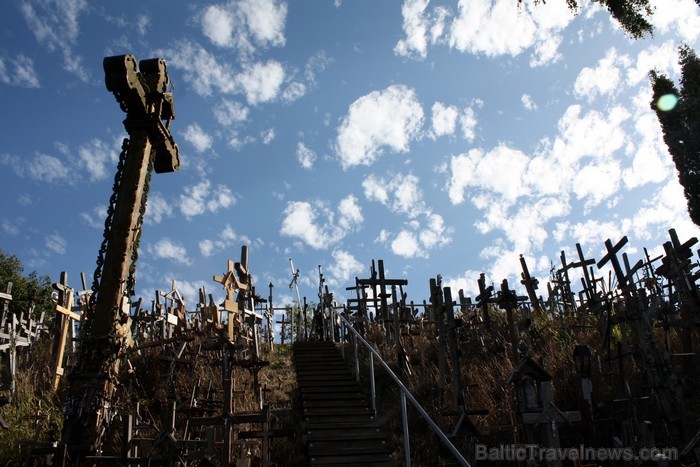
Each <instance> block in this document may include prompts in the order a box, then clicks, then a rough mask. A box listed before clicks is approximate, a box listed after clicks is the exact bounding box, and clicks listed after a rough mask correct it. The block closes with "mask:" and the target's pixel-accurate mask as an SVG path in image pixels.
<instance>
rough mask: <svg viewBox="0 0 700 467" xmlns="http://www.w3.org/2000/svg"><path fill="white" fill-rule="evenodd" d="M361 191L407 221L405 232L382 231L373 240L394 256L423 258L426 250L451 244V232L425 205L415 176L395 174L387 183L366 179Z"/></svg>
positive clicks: (373, 176) (380, 179) (385, 180)
mask: <svg viewBox="0 0 700 467" xmlns="http://www.w3.org/2000/svg"><path fill="white" fill-rule="evenodd" d="M362 188H363V190H364V195H365V197H366V198H367V199H368V200H369V201H376V202H379V203H381V204H383V205H385V206H387V208H389V210H390V211H391V212H394V213H397V214H403V215H405V216H406V218H407V222H406V223H405V228H403V229H401V230H400V231H399V233H398V234H396V235H394V234H392V233H391V232H389V231H388V230H385V229H382V231H381V232H380V233H379V237H378V238H377V239H376V240H375V242H377V243H388V244H389V246H390V248H391V251H392V252H393V253H394V254H396V255H398V256H402V257H404V258H414V257H427V256H428V252H429V250H431V249H433V248H436V247H440V246H443V245H446V244H448V243H449V242H451V241H452V239H451V237H450V234H451V229H448V228H446V227H445V223H444V220H443V218H442V216H440V215H439V214H436V213H434V212H433V211H432V210H431V209H430V208H429V207H428V205H427V204H426V203H425V200H424V199H423V191H422V190H421V189H420V187H419V179H418V177H416V176H415V175H413V174H406V175H404V174H396V175H395V176H394V177H392V178H390V179H388V180H387V179H385V178H383V177H377V176H375V175H370V176H369V177H367V178H366V179H365V180H364V181H363V182H362Z"/></svg>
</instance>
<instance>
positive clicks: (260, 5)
mask: <svg viewBox="0 0 700 467" xmlns="http://www.w3.org/2000/svg"><path fill="white" fill-rule="evenodd" d="M239 7H240V9H241V11H242V12H243V14H244V16H245V19H246V24H247V26H248V30H249V31H250V32H251V34H252V36H253V37H254V38H255V41H256V42H257V43H258V44H260V45H263V46H268V45H272V46H283V45H284V44H285V42H286V40H285V37H284V23H285V21H286V19H287V4H286V3H285V2H279V1H277V0H242V1H241V2H239Z"/></svg>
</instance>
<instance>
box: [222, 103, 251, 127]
mask: <svg viewBox="0 0 700 467" xmlns="http://www.w3.org/2000/svg"><path fill="white" fill-rule="evenodd" d="M248 113H249V109H248V107H246V106H244V105H243V104H241V103H240V102H236V101H230V100H228V99H222V100H221V102H219V103H218V104H217V105H216V107H214V117H215V118H216V121H217V122H219V123H220V124H222V125H223V126H231V125H233V124H234V123H240V122H244V121H245V120H246V119H247V118H248Z"/></svg>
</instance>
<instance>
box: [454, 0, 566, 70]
mask: <svg viewBox="0 0 700 467" xmlns="http://www.w3.org/2000/svg"><path fill="white" fill-rule="evenodd" d="M572 19H573V15H572V14H571V12H570V11H569V9H568V8H567V6H566V3H565V2H547V3H543V2H542V3H540V4H538V5H532V4H531V3H529V2H523V4H522V5H520V8H517V7H515V8H514V5H513V2H512V1H510V0H460V1H459V5H458V13H457V15H456V16H455V18H454V21H453V22H452V24H451V26H450V28H449V37H448V43H449V46H450V47H451V48H454V49H456V50H458V51H460V52H465V53H471V54H483V55H486V56H489V57H496V56H500V55H511V56H517V55H520V54H521V53H523V52H524V51H526V50H528V49H532V53H531V60H530V64H531V65H532V66H541V65H545V64H548V63H551V62H553V61H555V60H557V59H558V58H559V53H558V46H559V44H560V43H561V34H562V31H563V30H564V29H565V28H566V27H567V26H568V25H569V23H570V22H571V21H572ZM503 31H508V34H503Z"/></svg>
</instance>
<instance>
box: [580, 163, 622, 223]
mask: <svg viewBox="0 0 700 467" xmlns="http://www.w3.org/2000/svg"><path fill="white" fill-rule="evenodd" d="M620 175H621V170H620V162H619V161H617V160H612V161H608V162H594V163H591V164H588V165H585V166H583V167H581V168H580V169H579V171H578V172H577V173H576V175H575V177H574V179H573V186H572V191H573V193H575V194H576V197H577V198H578V199H586V203H585V209H586V211H587V210H588V209H589V208H591V207H592V206H597V205H598V204H600V203H601V202H602V201H603V200H606V199H608V198H610V197H611V196H612V195H614V194H615V193H617V192H618V191H619V190H620Z"/></svg>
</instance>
